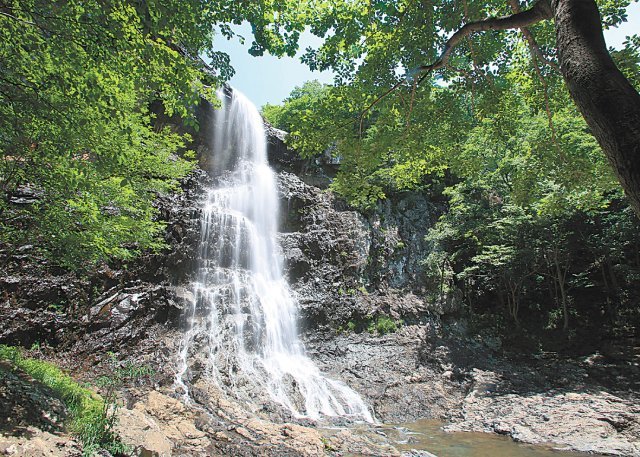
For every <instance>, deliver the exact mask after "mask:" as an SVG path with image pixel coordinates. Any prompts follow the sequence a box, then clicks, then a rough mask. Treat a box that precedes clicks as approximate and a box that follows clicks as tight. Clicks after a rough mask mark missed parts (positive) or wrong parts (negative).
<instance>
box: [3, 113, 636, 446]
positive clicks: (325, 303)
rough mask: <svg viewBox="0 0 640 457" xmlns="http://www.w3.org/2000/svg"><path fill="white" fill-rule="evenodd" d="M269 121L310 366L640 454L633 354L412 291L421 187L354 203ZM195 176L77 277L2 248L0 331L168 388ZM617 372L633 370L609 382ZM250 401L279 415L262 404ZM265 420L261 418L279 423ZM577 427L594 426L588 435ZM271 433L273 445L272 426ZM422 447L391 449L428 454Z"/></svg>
mask: <svg viewBox="0 0 640 457" xmlns="http://www.w3.org/2000/svg"><path fill="white" fill-rule="evenodd" d="M206 113H209V114H206ZM205 114H206V116H210V112H208V111H207V110H205ZM206 116H205V119H206ZM268 131H269V132H270V150H269V158H270V162H271V163H272V165H273V166H274V168H276V169H277V170H278V184H279V195H280V199H281V213H280V227H281V233H280V234H279V241H280V244H281V247H282V254H283V257H284V262H285V270H286V274H287V275H288V278H289V281H290V285H291V289H292V291H293V292H294V293H295V294H296V296H297V299H298V303H299V309H300V329H301V331H302V332H303V338H304V341H305V345H306V348H307V351H308V352H309V354H310V355H311V357H312V358H313V359H314V360H315V361H316V362H317V363H318V365H319V366H320V368H321V369H322V370H323V371H324V372H326V373H327V374H329V375H330V376H332V377H334V378H336V379H342V380H344V381H345V382H347V383H348V384H349V385H350V386H351V387H353V388H354V389H355V390H357V391H358V392H360V393H361V394H362V395H363V396H364V397H365V399H366V400H367V401H368V402H369V404H371V405H372V407H373V408H374V410H375V414H376V416H377V418H378V419H380V420H383V421H387V422H394V423H401V422H406V421H411V420H414V419H418V418H438V419H443V420H447V421H449V422H452V423H453V425H451V426H450V430H474V431H485V432H491V433H500V434H506V435H509V436H511V437H513V438H514V439H516V440H519V441H522V442H527V443H535V442H543V441H544V442H553V443H556V444H557V445H559V446H565V447H567V448H570V449H579V450H583V451H597V452H603V453H611V454H614V455H629V456H631V455H639V453H640V449H639V448H638V446H639V444H638V438H637V437H638V436H639V433H640V432H639V430H640V428H639V427H640V426H639V425H638V424H640V410H638V407H637V405H638V404H639V402H638V396H637V392H638V386H637V381H635V384H634V382H633V379H634V376H633V373H637V367H636V371H635V372H634V371H633V367H605V368H603V369H601V370H600V369H598V370H596V368H598V366H600V365H598V366H588V364H586V362H585V361H575V360H573V361H570V360H561V361H557V362H554V363H547V362H540V361H537V360H535V359H531V358H529V359H526V358H525V359H522V360H512V359H509V358H508V357H505V356H504V354H503V352H502V347H501V342H500V340H499V339H498V338H495V337H493V338H492V337H487V336H485V335H478V334H474V333H473V332H472V331H471V330H470V329H469V326H467V325H466V324H465V320H464V319H463V317H462V313H460V309H459V307H458V306H456V304H455V303H439V302H436V301H433V300H429V299H427V298H426V297H427V292H428V291H426V290H425V280H424V270H423V266H422V264H421V260H422V259H424V258H425V257H426V256H427V255H428V248H429V247H428V244H427V243H426V242H425V241H424V235H425V234H426V232H427V231H428V229H429V227H430V226H431V224H433V223H434V221H435V220H436V218H437V216H438V212H439V209H438V207H437V205H434V204H432V203H431V202H430V201H429V199H428V198H427V196H426V195H423V194H419V193H414V194H403V195H399V196H395V197H392V198H390V199H389V200H387V201H385V202H382V203H380V204H379V206H378V208H377V210H376V211H374V212H373V213H372V214H367V215H364V214H360V213H359V212H357V211H354V210H353V209H352V208H349V207H348V206H347V205H346V204H345V203H344V202H342V201H341V200H339V199H338V198H336V197H335V196H334V195H333V194H332V193H331V192H329V191H327V190H326V184H327V182H328V181H329V179H330V176H331V173H332V169H331V164H329V163H325V162H322V161H319V162H316V161H308V160H301V159H300V158H299V157H297V155H295V153H293V152H292V151H290V150H288V149H287V148H286V146H285V145H284V143H283V136H282V132H279V131H275V130H268ZM194 147H195V148H196V149H197V150H199V151H202V152H203V154H204V155H206V154H205V151H208V147H209V140H207V139H206V138H199V139H198V140H197V142H196V144H195V146H194ZM202 166H203V167H206V166H207V164H206V160H204V161H203V163H202ZM292 171H293V172H295V173H292ZM209 179H210V178H209V177H208V175H207V174H206V173H205V172H204V171H199V172H196V173H194V174H193V175H192V176H190V177H189V178H188V179H187V180H186V181H185V183H184V186H183V187H184V192H183V193H181V194H176V195H171V196H165V197H162V198H159V199H158V202H157V205H158V208H159V217H160V218H161V219H162V220H164V221H166V222H167V231H166V235H165V236H166V240H167V243H168V244H169V245H170V249H169V250H168V251H167V252H164V253H162V254H160V255H146V256H143V257H142V258H141V259H139V260H138V261H136V262H134V263H131V264H129V265H110V266H103V267H101V268H100V269H99V270H97V271H95V272H93V273H92V274H91V275H90V276H88V277H78V276H76V275H74V274H71V273H69V272H64V271H58V270H56V269H54V268H52V267H50V266H49V265H47V264H46V263H45V262H44V261H43V260H42V259H38V258H36V257H35V255H34V254H33V252H32V251H33V248H32V247H31V246H29V245H26V246H23V247H22V248H20V249H18V250H16V251H15V252H11V253H0V257H2V256H4V257H3V258H2V259H0V260H2V261H3V265H5V271H4V272H3V274H2V275H0V343H6V344H13V345H22V346H27V347H29V346H31V345H32V344H34V343H41V344H43V345H47V346H52V347H54V348H55V351H56V352H58V353H62V354H64V355H63V356H61V358H62V359H64V360H63V361H65V360H66V361H67V366H73V368H74V369H76V370H78V369H81V370H84V369H85V368H87V369H88V370H90V369H95V370H97V371H99V369H100V368H99V367H100V361H101V360H104V359H105V358H106V354H107V352H108V351H112V352H114V353H116V354H117V356H118V358H119V359H127V360H133V361H137V362H143V363H145V364H149V365H150V366H152V367H153V368H154V369H155V370H156V372H157V373H158V386H160V387H162V388H164V389H166V391H168V392H167V393H171V389H172V383H173V379H174V375H175V369H176V366H175V360H176V353H177V350H178V349H177V346H178V345H179V341H180V338H181V331H180V326H181V322H182V321H183V319H184V316H182V308H183V306H184V303H185V300H189V299H190V294H192V292H191V291H190V289H189V287H188V286H187V285H188V284H189V282H190V280H191V279H193V278H192V275H193V274H194V272H195V266H196V265H195V264H196V262H197V258H196V257H197V255H196V250H197V243H198V240H199V237H200V235H199V231H200V223H199V216H200V214H199V209H198V208H199V205H198V202H199V200H200V199H201V198H202V196H203V194H202V191H203V189H204V186H205V185H206V183H207V182H208V180H209ZM29 195H30V194H29ZM23 197H25V198H26V194H25V196H23ZM21 198H22V197H21ZM380 317H384V318H385V319H387V324H388V323H389V322H391V323H393V325H395V326H397V327H398V328H397V331H392V332H391V333H387V334H381V333H385V332H383V331H380V330H379V329H378V328H377V327H376V323H377V321H376V319H378V318H380ZM385 331H386V330H385ZM96 367H98V368H96ZM195 371H197V370H194V372H195ZM201 371H202V370H201ZM629 373H631V374H629ZM614 374H615V375H614ZM607 377H609V378H612V379H614V381H613V384H614V385H613V386H611V385H609V384H607V383H606V382H604V381H603V379H606V378H607ZM621 379H622V380H624V379H627V380H629V379H630V380H631V381H628V382H627V384H620V383H621V382H622V381H620V380H621ZM636 379H637V376H636ZM205 381H206V380H205V379H204V376H202V377H201V379H200V378H199V379H193V380H192V383H193V384H194V385H195V384H197V383H202V388H201V389H200V390H198V389H195V390H194V395H195V397H194V401H195V402H197V403H198V404H200V405H204V404H205V403H207V402H208V403H211V405H214V403H215V405H218V406H219V404H220V401H222V400H218V399H217V398H216V402H212V401H210V400H206V398H209V397H212V398H213V397H215V396H216V395H219V390H215V389H214V390H213V391H212V392H211V395H209V397H206V398H205V396H202V398H203V399H204V400H203V399H199V398H198V397H197V395H200V394H199V393H198V392H204V391H205V390H206V388H211V386H210V385H207V383H206V382H205ZM620 385H623V386H624V388H622V387H620ZM616 389H618V390H616ZM607 392H608V393H607ZM163 401H164V400H163ZM176 402H177V400H176V401H172V403H171V404H174V403H176ZM176 404H177V403H176ZM211 405H210V408H209V412H210V413H211V415H212V416H211V417H216V418H218V419H216V420H218V421H219V422H220V424H219V426H220V427H221V428H220V430H217V431H216V433H219V432H224V430H227V431H228V430H229V429H226V428H225V427H226V426H227V425H228V424H233V423H236V422H237V420H238V417H239V415H241V414H248V413H247V412H246V411H244V412H238V411H239V410H238V411H236V410H235V409H234V410H233V411H234V412H233V414H232V413H228V414H229V417H227V416H225V415H224V414H221V413H219V411H218V409H217V406H216V407H215V408H214V406H215V405H214V406H211ZM253 406H255V405H253ZM175 407H176V408H177V409H179V408H180V407H179V406H175ZM276 408H277V407H276V406H274V411H275V409H276ZM156 409H157V410H158V411H160V412H161V411H163V408H154V411H155V410H156ZM222 409H223V410H224V408H222ZM145 411H146V410H145ZM145 411H142V412H145ZM148 412H149V411H146V412H145V414H146V413H148ZM132 414H133V413H132ZM154 414H155V413H154ZM158 414H160V413H158ZM225 414H226V413H225ZM260 414H263V415H264V416H268V418H269V419H272V420H273V419H274V418H276V419H277V418H278V417H279V416H278V413H277V412H273V411H270V410H264V411H262V412H261V413H260ZM280 414H282V413H280ZM232 415H235V417H231V416H232ZM132 417H133V419H136V417H137V416H135V415H134V416H132ZM280 418H281V419H282V420H283V421H284V420H290V419H292V418H290V417H286V415H281V416H280ZM172 420H173V419H172ZM265 420H266V417H265ZM252 427H253V428H251V427H249V426H248V425H247V424H242V428H240V429H238V430H250V431H249V432H247V433H246V434H252V433H254V432H255V431H256V430H258V431H260V430H262V428H260V427H262V425H261V426H260V427H258V426H257V425H256V424H253V423H252ZM278 427H280V428H282V426H280V425H279V426H277V427H275V428H274V430H275V431H276V432H277V433H280V432H281V430H280V428H278ZM588 430H597V434H593V433H592V434H589V436H587V435H588V433H587V431H588ZM236 431H237V430H236ZM207 433H208V435H207V440H208V439H211V437H215V440H216V443H218V444H216V445H220V443H222V442H223V438H221V436H222V435H220V436H218V435H216V434H213V432H207ZM242 433H244V431H243V432H242ZM242 433H240V432H239V431H237V433H236V432H234V433H231V434H229V438H228V440H229V441H228V445H229V446H230V447H229V449H232V448H233V449H234V452H235V449H236V448H237V446H236V443H239V442H241V441H239V440H241V439H247V440H248V439H249V438H246V437H244V438H240V437H241V436H244V435H243V434H242ZM255 433H257V432H255ZM260 433H264V434H265V435H269V433H270V432H269V433H267V432H266V431H264V430H262V432H260ZM274 433H275V432H274ZM277 433H276V434H277ZM223 435H225V436H226V434H224V433H223ZM258 435H259V433H257V434H256V436H258ZM179 439H182V438H179ZM179 439H177V440H178V441H179ZM224 439H225V440H226V439H227V438H224ZM314 440H315V438H314ZM256 442H257V441H256ZM314 442H315V443H316V444H317V443H322V440H320V438H318V439H317V440H315V441H314ZM224 443H227V441H224ZM329 444H331V443H329ZM225 446H226V444H225ZM234 446H235V447H234ZM273 446H274V448H273V449H276V448H278V449H279V446H280V442H279V441H278V442H277V443H276V444H274V445H273ZM332 446H333V445H332ZM334 447H335V446H334ZM256 449H258V448H257V447H256ZM327 449H328V448H327ZM321 451H322V452H324V449H322V450H321ZM189 452H191V450H189ZM203 452H204V453H205V454H206V452H207V451H203ZM229 452H231V451H229ZM256 452H258V450H256ZM260 452H261V451H260ZM274 452H276V451H274ZM278 452H280V451H278ZM287 452H289V451H287ZM296 452H297V451H295V450H292V451H291V455H299V453H296ZM385 452H386V451H385ZM420 452H422V453H420ZM420 452H418V453H415V452H414V453H413V454H412V453H405V455H416V456H417V455H429V454H428V453H425V452H424V451H420ZM231 454H233V453H231ZM231 454H229V453H227V454H226V455H231ZM398 454H399V453H398ZM190 455H191V454H190ZM193 455H198V454H197V453H195V451H194V453H193ZM206 455H217V454H215V453H214V454H206ZM222 455H225V453H224V452H222ZM233 455H236V454H233ZM237 455H241V454H237ZM247 455H254V454H252V453H248V454H247ZM256 455H258V454H256ZM260 455H262V454H260ZM273 455H289V454H285V453H281V454H278V453H274V454H273ZM371 455H395V454H390V453H388V452H386V453H381V454H371Z"/></svg>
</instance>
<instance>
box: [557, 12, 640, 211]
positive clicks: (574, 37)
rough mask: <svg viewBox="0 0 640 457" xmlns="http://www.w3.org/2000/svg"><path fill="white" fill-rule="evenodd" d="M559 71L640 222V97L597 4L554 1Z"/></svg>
mask: <svg viewBox="0 0 640 457" xmlns="http://www.w3.org/2000/svg"><path fill="white" fill-rule="evenodd" d="M551 5H552V8H553V14H554V18H555V27H556V38H557V46H558V54H559V60H560V69H561V71H562V75H563V76H564V79H565V82H566V84H567V86H568V88H569V92H570V93H571V96H572V98H573V100H574V101H575V103H576V105H577V106H578V109H579V110H580V112H581V113H582V115H583V116H584V118H585V119H586V121H587V124H589V127H590V128H591V131H592V132H593V134H594V136H595V137H596V139H597V140H598V142H599V143H600V146H601V147H602V149H603V150H604V152H605V154H606V155H607V157H608V158H609V161H610V162H611V164H612V165H613V168H614V171H615V173H616V175H617V176H618V179H619V180H620V183H621V184H622V187H623V188H624V190H625V192H626V194H627V197H629V200H630V202H631V205H632V206H633V209H634V211H635V212H636V214H637V215H638V216H639V217H640V94H638V92H637V91H636V90H635V89H634V88H633V86H631V84H630V83H629V81H627V79H626V78H625V77H624V75H623V74H622V73H621V72H620V70H618V68H617V67H616V66H615V64H614V63H613V60H612V59H611V56H610V55H609V52H608V50H607V46H606V44H605V41H604V36H603V34H602V22H601V19H600V14H599V12H598V8H597V6H596V3H595V1H594V0H551Z"/></svg>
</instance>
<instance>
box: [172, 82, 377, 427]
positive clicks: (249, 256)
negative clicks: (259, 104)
mask: <svg viewBox="0 0 640 457" xmlns="http://www.w3.org/2000/svg"><path fill="white" fill-rule="evenodd" d="M219 97H220V98H221V99H222V100H223V107H222V108H221V109H219V110H217V111H216V115H215V120H214V124H215V125H214V129H215V132H214V145H213V154H214V156H213V170H212V172H213V174H214V176H216V185H215V186H214V187H213V188H211V189H210V190H209V192H208V197H207V199H206V201H205V203H204V206H203V208H202V220H201V224H202V225H201V230H202V235H201V241H200V256H201V259H200V266H199V270H198V277H197V281H196V282H195V283H194V284H193V300H191V303H190V311H189V316H188V317H189V323H188V330H187V332H186V333H185V337H184V341H183V343H182V347H181V350H180V354H179V359H180V363H179V365H180V366H179V370H178V373H177V377H176V382H177V384H178V385H179V386H180V387H182V389H183V391H184V392H185V395H186V396H187V398H188V395H189V394H188V392H189V390H188V385H187V382H186V379H187V378H188V372H189V366H190V365H189V364H190V358H191V357H193V356H194V355H195V354H198V355H199V356H200V357H202V353H203V351H204V352H206V357H205V359H206V362H205V365H206V368H207V370H206V375H207V376H208V377H209V378H210V379H211V380H213V381H214V382H216V383H217V384H218V386H219V387H220V388H222V389H223V390H226V391H227V392H228V393H230V394H232V395H234V396H236V397H238V396H242V395H243V393H244V397H245V398H244V399H245V400H249V401H251V400H252V399H253V400H256V399H257V398H259V397H261V396H263V395H264V393H265V392H266V393H267V394H268V395H269V396H270V398H271V399H272V400H274V401H275V402H277V403H279V404H281V405H283V406H284V407H286V408H288V409H289V410H290V411H291V412H292V413H293V414H294V415H295V416H296V417H309V418H312V419H319V418H320V417H321V416H349V417H353V418H355V419H359V420H365V421H368V422H373V417H372V415H371V413H370V412H369V410H368V408H367V406H366V405H365V403H364V402H363V401H362V399H361V398H360V396H359V395H358V394H357V393H356V392H355V391H353V390H352V389H350V388H349V387H348V386H347V385H346V384H344V383H342V382H340V381H337V380H333V379H330V378H328V377H325V376H324V375H323V374H322V373H321V372H320V370H319V369H318V367H316V365H315V364H314V363H313V362H312V361H311V359H309V358H308V357H307V356H306V354H305V351H304V348H303V345H302V344H301V342H300V340H299V338H298V335H297V329H296V303H295V301H294V299H293V297H292V295H291V292H290V290H289V287H288V284H287V282H286V280H285V278H284V277H283V275H282V261H281V258H282V256H281V255H280V253H279V246H278V244H277V241H276V234H277V221H278V201H277V189H276V182H275V176H274V174H273V172H272V171H271V169H270V168H269V166H268V163H267V147H266V136H265V132H264V127H263V121H262V118H261V117H260V114H259V113H258V111H257V110H256V108H255V107H254V106H253V104H251V102H249V101H248V100H247V99H246V98H245V97H244V96H243V95H242V94H241V93H239V92H238V91H236V90H234V91H233V92H232V94H231V96H230V97H228V96H226V95H225V94H223V93H222V91H220V92H219Z"/></svg>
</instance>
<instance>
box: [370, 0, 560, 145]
mask: <svg viewBox="0 0 640 457" xmlns="http://www.w3.org/2000/svg"><path fill="white" fill-rule="evenodd" d="M552 17H553V11H552V10H551V5H550V4H549V0H537V1H536V3H534V5H533V6H532V7H531V8H530V9H528V10H525V11H522V12H520V13H515V14H511V15H509V16H503V17H490V18H487V19H483V20H481V21H475V22H469V23H468V24H465V25H464V26H462V28H460V29H459V30H458V31H457V32H455V33H454V34H453V35H452V36H451V38H449V39H448V40H447V42H446V43H445V45H444V49H443V51H442V53H441V54H440V56H439V57H438V60H436V61H435V62H433V63H432V64H431V65H422V66H420V67H418V68H416V69H415V71H414V72H413V74H414V75H415V74H418V73H424V74H423V75H422V76H421V77H420V78H419V79H418V82H417V84H418V85H419V84H420V83H422V81H424V80H425V79H426V78H427V76H429V74H430V73H431V72H433V71H436V70H439V69H441V68H444V67H446V66H447V63H448V61H449V57H450V56H451V52H452V51H453V49H454V48H455V47H456V46H457V45H458V44H459V43H460V41H462V40H463V39H464V38H465V37H467V36H468V35H470V34H472V33H474V32H485V31H488V30H510V29H521V28H525V27H528V26H530V25H533V24H537V23H538V22H541V21H544V20H545V19H551V18H552ZM407 79H408V78H407ZM404 82H405V80H404V79H403V80H400V81H398V82H397V83H396V84H394V85H393V87H391V88H390V89H388V90H387V91H386V92H384V93H383V94H382V95H380V96H379V97H377V98H376V99H375V100H374V101H373V102H372V103H371V104H370V105H369V106H367V107H366V108H365V109H364V110H363V111H362V112H361V113H360V135H362V128H363V123H364V116H365V114H366V113H367V112H369V111H370V110H371V109H372V108H373V107H374V106H375V105H377V104H378V103H379V102H380V101H381V100H382V99H384V98H385V97H387V96H388V95H389V94H391V93H392V92H394V91H395V90H397V89H398V88H399V87H400V86H402V85H403V84H404Z"/></svg>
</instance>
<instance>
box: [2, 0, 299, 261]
mask: <svg viewBox="0 0 640 457" xmlns="http://www.w3.org/2000/svg"><path fill="white" fill-rule="evenodd" d="M285 3H286V2H278V1H270V2H260V4H257V3H251V4H249V5H244V4H241V3H240V2H235V1H231V0H229V1H217V2H208V1H204V0H188V1H168V2H167V1H162V2H157V1H137V0H101V1H97V2H84V1H79V0H62V1H49V0H5V1H1V2H0V151H1V156H0V190H1V191H2V199H1V200H0V215H1V220H0V242H4V243H8V246H13V247H18V246H21V245H24V244H29V245H35V246H36V248H37V249H39V250H41V251H42V252H43V253H45V254H47V255H48V256H49V257H50V258H53V259H55V261H56V262H58V263H60V262H61V263H64V264H67V265H70V266H74V267H78V266H81V265H83V264H85V263H87V262H89V263H91V262H95V261H98V260H103V259H106V258H110V257H116V258H127V257H131V256H132V255H134V254H135V253H136V252H140V251H141V250H143V249H148V248H159V247H161V246H162V243H161V241H160V238H159V237H158V235H159V234H161V231H162V230H161V229H162V224H161V223H159V222H158V221H156V220H155V219H154V215H155V212H156V211H155V209H154V207H153V201H154V198H155V197H156V195H157V194H158V193H163V192H166V191H168V190H174V189H176V186H177V185H178V179H179V178H181V177H182V176H184V175H185V174H186V173H187V172H188V171H189V170H190V169H191V167H192V163H191V157H192V156H190V155H189V154H186V153H185V146H187V145H188V143H189V140H190V139H189V137H188V135H185V134H179V133H176V132H174V131H171V130H170V129H168V128H160V127H159V126H158V124H157V122H156V121H155V119H156V117H157V114H158V110H157V109H156V110H152V109H151V106H152V104H153V103H156V104H157V102H158V101H159V102H161V107H160V110H159V111H160V112H162V113H163V114H165V115H168V116H172V115H176V116H180V117H181V118H182V119H183V122H184V123H186V124H188V125H192V126H194V127H195V126H196V125H195V119H194V113H195V110H194V107H195V106H197V104H198V103H199V102H200V100H201V98H205V99H208V100H210V101H212V102H214V103H215V97H214V95H213V94H214V91H215V89H216V87H217V86H219V85H220V84H221V83H222V82H223V81H225V80H227V79H228V78H229V77H230V76H231V75H232V74H233V69H232V67H231V65H230V62H229V57H228V56H227V55H226V54H224V53H221V52H218V51H217V50H216V43H217V42H218V40H219V39H226V38H227V37H230V36H231V35H232V34H233V32H232V31H231V29H230V26H229V25H230V24H232V23H240V22H242V21H243V20H249V21H251V22H252V23H253V24H254V32H255V34H256V37H258V42H260V43H262V45H257V44H256V46H255V48H256V52H258V51H259V49H260V46H269V47H270V48H271V49H272V50H273V51H274V52H291V49H292V46H294V45H293V43H295V39H296V36H297V35H296V34H297V32H296V30H299V29H300V28H301V27H302V26H301V25H300V24H299V23H295V24H294V23H293V22H292V21H291V20H290V19H291V17H293V16H292V15H289V14H288V13H286V14H281V13H279V12H278V11H279V10H280V9H281V7H283V6H284V5H285ZM286 9H287V8H285V10H286ZM276 21H277V24H278V27H279V28H281V29H282V31H284V32H286V33H279V34H274V33H270V32H269V30H268V25H269V24H274V23H275V22H276ZM288 31H290V34H288V33H289V32H288ZM200 56H203V57H206V59H207V61H209V65H208V66H207V65H205V64H204V62H203V61H202V60H200ZM178 153H179V154H178ZM27 185H28V186H30V188H31V194H34V192H35V194H36V195H38V196H39V197H38V198H37V199H36V202H35V203H34V204H31V205H22V206H20V205H16V204H13V203H12V202H15V201H16V199H17V197H16V196H17V195H19V194H20V193H21V192H23V191H24V186H27ZM18 200H19V198H18Z"/></svg>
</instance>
